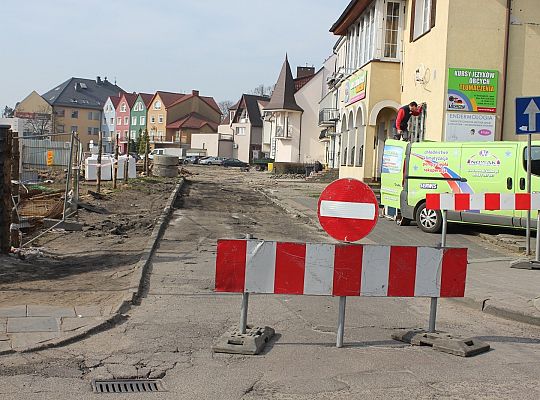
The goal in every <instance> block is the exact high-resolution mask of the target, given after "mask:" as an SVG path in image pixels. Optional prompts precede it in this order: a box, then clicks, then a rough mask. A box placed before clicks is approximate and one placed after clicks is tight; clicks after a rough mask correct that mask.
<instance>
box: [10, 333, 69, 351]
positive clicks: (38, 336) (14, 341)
mask: <svg viewBox="0 0 540 400" xmlns="http://www.w3.org/2000/svg"><path fill="white" fill-rule="evenodd" d="M59 335H60V333H59V332H37V333H36V332H35V333H29V332H26V333H22V332H21V333H13V334H10V335H9V336H10V338H11V346H12V348H13V349H15V350H24V349H28V348H33V347H36V346H39V345H40V344H42V343H44V342H48V341H50V340H53V339H56V338H57V337H59Z"/></svg>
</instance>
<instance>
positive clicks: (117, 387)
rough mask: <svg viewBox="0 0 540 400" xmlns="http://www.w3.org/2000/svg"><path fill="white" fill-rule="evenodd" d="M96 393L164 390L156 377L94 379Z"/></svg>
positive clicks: (93, 386) (93, 388)
mask: <svg viewBox="0 0 540 400" xmlns="http://www.w3.org/2000/svg"><path fill="white" fill-rule="evenodd" d="M92 390H93V391H94V393H143V392H162V391H163V386H162V385H161V381H159V380H156V379H110V380H93V381H92Z"/></svg>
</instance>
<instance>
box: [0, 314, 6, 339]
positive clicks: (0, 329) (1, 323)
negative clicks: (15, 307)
mask: <svg viewBox="0 0 540 400" xmlns="http://www.w3.org/2000/svg"><path fill="white" fill-rule="evenodd" d="M6 330H7V318H0V337H1V336H2V333H6ZM0 340H1V339H0Z"/></svg>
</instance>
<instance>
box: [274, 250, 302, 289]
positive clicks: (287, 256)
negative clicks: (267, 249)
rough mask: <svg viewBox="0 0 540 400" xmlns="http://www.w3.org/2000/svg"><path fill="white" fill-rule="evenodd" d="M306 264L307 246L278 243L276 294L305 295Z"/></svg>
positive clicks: (275, 278)
mask: <svg viewBox="0 0 540 400" xmlns="http://www.w3.org/2000/svg"><path fill="white" fill-rule="evenodd" d="M305 264H306V245H305V244H303V243H280V242H278V243H276V272H275V277H274V293H276V294H303V293H304V272H305Z"/></svg>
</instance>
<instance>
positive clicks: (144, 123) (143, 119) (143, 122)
mask: <svg viewBox="0 0 540 400" xmlns="http://www.w3.org/2000/svg"><path fill="white" fill-rule="evenodd" d="M139 120H140V121H141V123H140V124H139V125H146V118H145V117H143V116H141V117H140V118H139Z"/></svg>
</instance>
